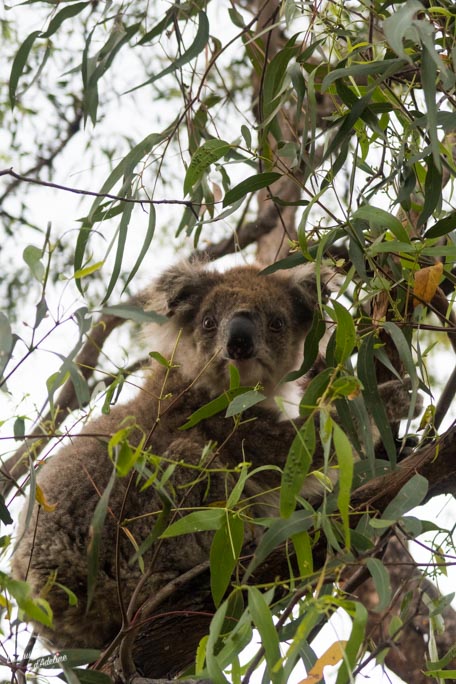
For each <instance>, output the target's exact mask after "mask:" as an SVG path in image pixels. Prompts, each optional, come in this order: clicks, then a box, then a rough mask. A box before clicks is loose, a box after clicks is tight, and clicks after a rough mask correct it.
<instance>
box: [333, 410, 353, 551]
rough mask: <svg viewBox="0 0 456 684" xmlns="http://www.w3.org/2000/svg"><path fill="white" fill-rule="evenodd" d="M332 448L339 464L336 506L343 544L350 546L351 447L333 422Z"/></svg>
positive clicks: (344, 435)
mask: <svg viewBox="0 0 456 684" xmlns="http://www.w3.org/2000/svg"><path fill="white" fill-rule="evenodd" d="M333 441H334V448H335V450H336V456H337V463H338V465H339V492H338V495H337V506H338V508H339V511H340V515H341V518H342V524H343V528H344V535H345V546H346V547H347V549H349V548H350V495H351V487H352V482H353V465H354V457H353V448H352V445H351V444H350V441H349V439H348V437H347V435H346V434H345V433H344V432H343V430H342V429H341V428H340V427H339V426H338V425H337V423H334V432H333Z"/></svg>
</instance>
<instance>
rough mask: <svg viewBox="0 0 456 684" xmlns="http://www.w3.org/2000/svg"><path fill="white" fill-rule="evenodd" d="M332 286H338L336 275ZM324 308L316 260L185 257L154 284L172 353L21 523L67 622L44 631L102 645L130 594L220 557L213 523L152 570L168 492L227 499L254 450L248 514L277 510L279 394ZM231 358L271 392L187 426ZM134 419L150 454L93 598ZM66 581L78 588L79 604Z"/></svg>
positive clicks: (288, 431)
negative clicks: (277, 266)
mask: <svg viewBox="0 0 456 684" xmlns="http://www.w3.org/2000/svg"><path fill="white" fill-rule="evenodd" d="M322 276H323V280H324V281H326V282H327V281H329V280H330V278H331V276H332V274H331V271H329V270H322ZM322 290H323V291H322V294H323V298H325V297H326V296H327V295H328V288H327V285H326V284H325V283H323V285H322ZM317 306H318V295H317V283H316V278H315V272H314V270H313V268H312V267H311V266H304V267H299V268H296V269H292V270H290V271H286V272H285V271H281V272H277V273H274V274H270V275H262V274H259V268H257V267H255V266H241V267H235V268H231V269H230V270H227V271H226V272H223V273H221V272H218V271H216V270H213V269H211V268H209V267H208V266H207V265H205V264H203V263H200V262H197V263H189V262H184V263H179V264H177V265H175V266H172V267H171V268H169V269H168V270H167V271H165V272H164V273H163V274H162V275H161V276H160V277H158V279H157V280H156V281H155V282H154V283H153V285H152V287H151V290H150V302H149V307H150V308H151V309H153V310H155V311H158V312H160V313H162V314H164V315H165V316H166V317H167V322H166V323H165V324H164V325H162V326H160V327H158V326H154V329H153V331H152V332H153V334H152V342H151V345H152V349H153V350H154V351H158V352H160V354H161V355H162V357H164V358H165V359H166V360H167V362H166V363H163V359H160V358H159V357H158V356H157V355H155V357H156V358H158V361H157V360H153V361H152V362H151V365H150V367H149V368H148V370H147V374H146V378H145V381H144V384H143V387H142V388H141V390H140V391H139V393H138V395H137V396H136V397H135V398H134V399H133V400H131V401H130V402H128V403H126V404H124V405H117V406H115V407H114V408H113V409H112V410H111V412H110V414H109V415H104V416H101V417H99V418H97V419H95V420H92V421H90V422H89V423H88V424H87V425H86V426H85V428H84V429H83V431H82V432H81V434H79V435H78V436H76V437H75V438H74V439H73V440H72V442H71V443H70V444H69V445H68V446H65V447H64V448H62V449H61V450H60V451H59V452H58V453H57V454H56V455H54V456H52V457H51V458H49V459H47V460H46V462H45V463H44V465H43V466H42V467H41V468H40V470H39V472H38V475H37V483H38V485H39V486H40V488H41V490H42V492H43V494H44V497H45V499H46V501H47V502H48V503H49V504H51V506H49V507H46V509H49V510H45V508H43V507H40V506H39V505H38V504H37V503H35V508H34V511H33V515H32V519H31V520H30V521H29V523H28V525H27V527H26V528H25V511H24V513H23V516H22V521H21V523H20V529H19V532H18V538H19V542H18V545H17V549H16V551H15V554H14V556H13V560H12V568H13V574H14V576H15V577H16V578H18V579H21V580H27V581H28V582H29V584H30V585H31V587H32V590H33V593H34V595H36V596H38V595H41V596H43V597H45V598H46V599H47V600H48V601H49V603H50V605H51V608H52V610H53V626H52V628H49V627H44V626H43V625H41V624H37V625H36V629H37V630H38V632H39V634H40V635H41V636H42V637H44V638H45V639H46V640H47V641H48V642H50V644H51V645H53V646H54V647H56V648H68V647H72V648H78V647H80V648H85V647H91V648H97V647H98V648H102V647H103V646H104V645H106V644H107V643H109V642H110V640H112V639H113V638H114V637H115V635H116V634H117V633H118V631H119V630H120V628H121V626H122V624H121V615H122V610H121V608H120V602H122V605H123V606H124V611H125V607H127V606H128V605H129V603H130V601H131V600H132V597H133V599H134V606H130V614H134V610H135V608H139V607H140V606H141V604H142V603H143V602H144V601H145V600H146V599H147V598H148V597H151V596H153V595H154V594H156V593H157V592H158V591H159V590H160V588H161V587H163V586H164V585H166V584H167V583H168V582H170V581H171V580H172V579H173V578H175V577H177V576H179V575H181V574H182V573H184V572H186V571H187V570H189V569H191V568H193V567H194V566H196V565H197V564H199V563H201V562H203V561H205V560H207V559H208V557H209V550H210V545H211V539H212V535H211V533H209V532H198V533H195V534H188V535H186V536H185V537H183V538H182V537H176V538H165V539H161V540H158V541H154V543H153V544H152V545H151V546H150V548H148V549H147V550H145V551H144V553H143V555H142V561H143V563H144V568H145V570H144V572H145V574H143V571H142V569H141V567H140V563H138V560H137V557H136V558H135V556H136V555H137V554H136V551H137V549H138V548H139V547H141V544H142V543H143V542H144V540H146V539H147V537H148V535H150V532H151V530H152V529H153V526H154V524H155V522H156V520H157V518H158V515H159V514H160V512H161V511H162V510H163V508H164V502H165V501H166V502H167V505H168V507H170V515H171V516H173V517H172V518H171V519H175V518H176V516H179V515H183V514H185V512H188V511H189V510H190V509H191V508H194V507H206V506H210V505H211V504H217V503H218V504H219V505H220V502H222V505H223V502H224V501H226V499H227V498H228V496H229V493H230V491H231V489H232V487H233V486H234V483H235V482H236V475H235V473H234V471H235V469H236V468H237V467H238V466H239V464H240V463H242V462H243V461H246V462H248V463H250V464H251V467H252V469H254V468H258V467H260V466H263V468H262V470H261V472H260V473H258V474H257V475H255V476H253V477H249V478H248V479H247V481H246V485H245V490H244V496H245V498H246V500H247V502H248V506H249V507H248V508H247V509H246V510H247V511H248V515H249V516H250V518H251V519H252V520H254V519H255V518H256V517H259V516H273V515H276V514H277V502H278V496H277V491H278V488H279V486H280V469H281V468H283V466H284V464H285V462H286V458H287V454H288V451H289V448H290V445H291V443H292V441H293V438H294V437H295V435H296V425H294V424H293V423H292V422H291V421H289V420H283V416H281V414H280V411H279V409H278V408H277V407H276V405H275V403H274V401H273V397H274V395H275V394H276V393H277V392H278V391H279V389H280V386H281V382H282V381H283V379H284V377H285V376H286V375H287V374H288V373H289V372H290V371H292V370H295V369H298V368H299V367H300V365H301V362H302V354H303V345H304V340H305V337H306V334H307V333H308V331H309V328H310V325H311V321H312V316H313V311H314V309H315V308H316V307H317ZM160 360H161V361H162V363H160ZM230 366H233V367H235V368H236V369H237V371H238V374H239V378H240V383H241V385H243V386H254V387H261V391H262V392H263V393H264V395H265V396H266V400H265V401H264V402H262V403H261V404H258V405H257V406H255V407H252V408H250V409H249V410H247V411H246V412H245V413H244V414H242V417H241V419H240V420H239V419H237V420H234V421H233V419H227V418H225V416H224V415H223V413H215V414H214V415H211V416H210V417H208V418H206V419H205V420H202V421H200V422H198V423H197V424H195V425H194V427H192V428H191V429H188V430H181V429H180V428H182V426H183V425H184V424H185V423H186V422H187V420H188V418H189V416H191V415H192V414H194V413H195V412H196V411H197V410H198V409H200V408H201V407H202V406H204V405H206V404H208V403H209V402H211V401H212V400H214V398H216V397H218V396H220V395H221V394H222V393H223V392H224V391H226V390H227V389H228V387H229V378H230ZM232 372H233V371H232V370H231V373H232ZM397 384H398V383H396V385H395V390H396V389H397ZM394 393H395V395H396V397H398V396H399V394H398V392H397V391H395V392H394ZM399 402H404V393H402V394H400V397H399ZM407 406H408V403H407ZM120 429H124V430H125V434H126V435H127V437H126V438H127V439H128V442H129V444H130V445H131V446H132V447H134V448H138V449H139V451H140V453H141V457H140V458H139V459H138V461H137V463H136V465H135V468H134V469H133V470H132V471H131V473H130V474H129V475H127V476H124V477H120V476H118V477H116V478H115V481H114V484H113V486H112V489H111V491H110V496H109V505H108V510H107V515H106V519H105V521H104V525H103V528H102V532H101V537H100V539H99V552H98V570H97V575H96V583H95V588H94V591H93V599H92V601H91V603H90V605H88V602H87V582H88V579H87V578H88V548H89V547H90V544H91V543H93V529H92V519H93V515H94V511H95V508H96V506H97V503H98V502H99V500H100V497H101V496H102V494H103V492H104V491H105V490H106V488H107V487H108V483H110V478H111V476H112V473H113V467H114V466H113V461H112V459H111V458H110V457H109V454H108V451H109V450H108V442H109V439H110V437H111V436H112V435H113V434H114V433H116V432H117V431H118V430H120ZM264 466H271V467H270V468H264ZM313 467H318V463H316V464H314V465H313ZM311 479H312V478H309V482H310V484H308V483H307V480H306V483H305V484H304V488H303V490H302V495H303V496H304V497H306V496H307V497H308V498H309V499H311V498H312V496H314V494H315V484H313V485H312V484H311ZM26 508H27V507H26ZM51 508H52V510H50V509H51ZM181 509H184V511H183V512H182V510H181ZM247 528H248V529H247ZM246 529H247V532H246V542H251V541H253V542H255V540H256V539H257V536H258V534H259V533H258V529H259V526H257V525H254V524H252V525H247V526H246ZM140 580H141V581H140ZM62 586H63V587H67V588H68V589H70V590H71V591H72V592H73V593H74V594H75V595H76V596H77V597H78V604H77V605H69V601H68V595H67V593H66V592H65V591H64V589H62ZM132 611H133V612H132Z"/></svg>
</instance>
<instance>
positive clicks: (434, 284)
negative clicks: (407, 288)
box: [413, 261, 443, 306]
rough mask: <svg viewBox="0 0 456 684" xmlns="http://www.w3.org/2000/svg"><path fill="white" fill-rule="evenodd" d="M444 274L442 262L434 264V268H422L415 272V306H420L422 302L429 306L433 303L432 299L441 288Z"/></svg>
mask: <svg viewBox="0 0 456 684" xmlns="http://www.w3.org/2000/svg"><path fill="white" fill-rule="evenodd" d="M442 274H443V264H442V262H441V261H438V262H437V263H436V264H433V265H432V266H426V267H425V268H420V269H419V270H418V271H415V272H414V274H413V278H414V281H415V283H414V287H413V294H414V296H415V298H414V300H413V304H414V306H418V305H419V304H421V303H422V302H425V303H426V304H429V302H431V301H432V298H433V296H434V295H435V293H436V290H437V288H438V286H439V283H440V279H441V277H442Z"/></svg>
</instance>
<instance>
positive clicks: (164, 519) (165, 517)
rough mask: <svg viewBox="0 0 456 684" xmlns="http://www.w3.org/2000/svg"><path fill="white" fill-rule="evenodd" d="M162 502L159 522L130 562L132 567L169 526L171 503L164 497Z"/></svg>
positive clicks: (156, 522) (157, 521) (153, 526)
mask: <svg viewBox="0 0 456 684" xmlns="http://www.w3.org/2000/svg"><path fill="white" fill-rule="evenodd" d="M161 501H162V504H163V508H162V510H161V512H160V514H159V516H158V518H157V520H156V521H155V522H154V524H153V525H152V529H151V530H150V532H149V533H148V535H147V536H146V538H145V539H144V540H143V541H142V542H141V545H140V547H139V549H138V550H137V551H136V553H134V554H133V556H132V557H131V558H130V560H129V562H128V564H129V565H130V566H132V565H134V563H136V562H137V561H138V560H139V559H140V558H142V556H144V554H145V553H146V551H148V550H149V549H150V547H151V546H152V544H153V543H154V542H155V541H156V540H157V539H158V538H159V537H160V536H161V535H162V534H163V533H164V532H165V530H166V528H167V526H168V523H169V517H170V514H171V501H169V500H168V499H166V498H165V497H164V496H162V497H161Z"/></svg>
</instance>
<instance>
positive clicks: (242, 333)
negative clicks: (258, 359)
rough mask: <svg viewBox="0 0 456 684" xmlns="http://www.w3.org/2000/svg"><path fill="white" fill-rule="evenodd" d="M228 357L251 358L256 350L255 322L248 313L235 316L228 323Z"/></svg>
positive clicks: (239, 359) (238, 359)
mask: <svg viewBox="0 0 456 684" xmlns="http://www.w3.org/2000/svg"><path fill="white" fill-rule="evenodd" d="M226 351H227V354H228V358H230V359H235V360H237V361H241V360H243V359H251V358H252V356H253V355H254V352H255V324H254V323H253V321H252V320H251V319H250V318H249V316H248V315H247V314H237V315H236V316H233V318H232V319H231V321H230V322H229V324H228V341H227V344H226Z"/></svg>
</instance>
